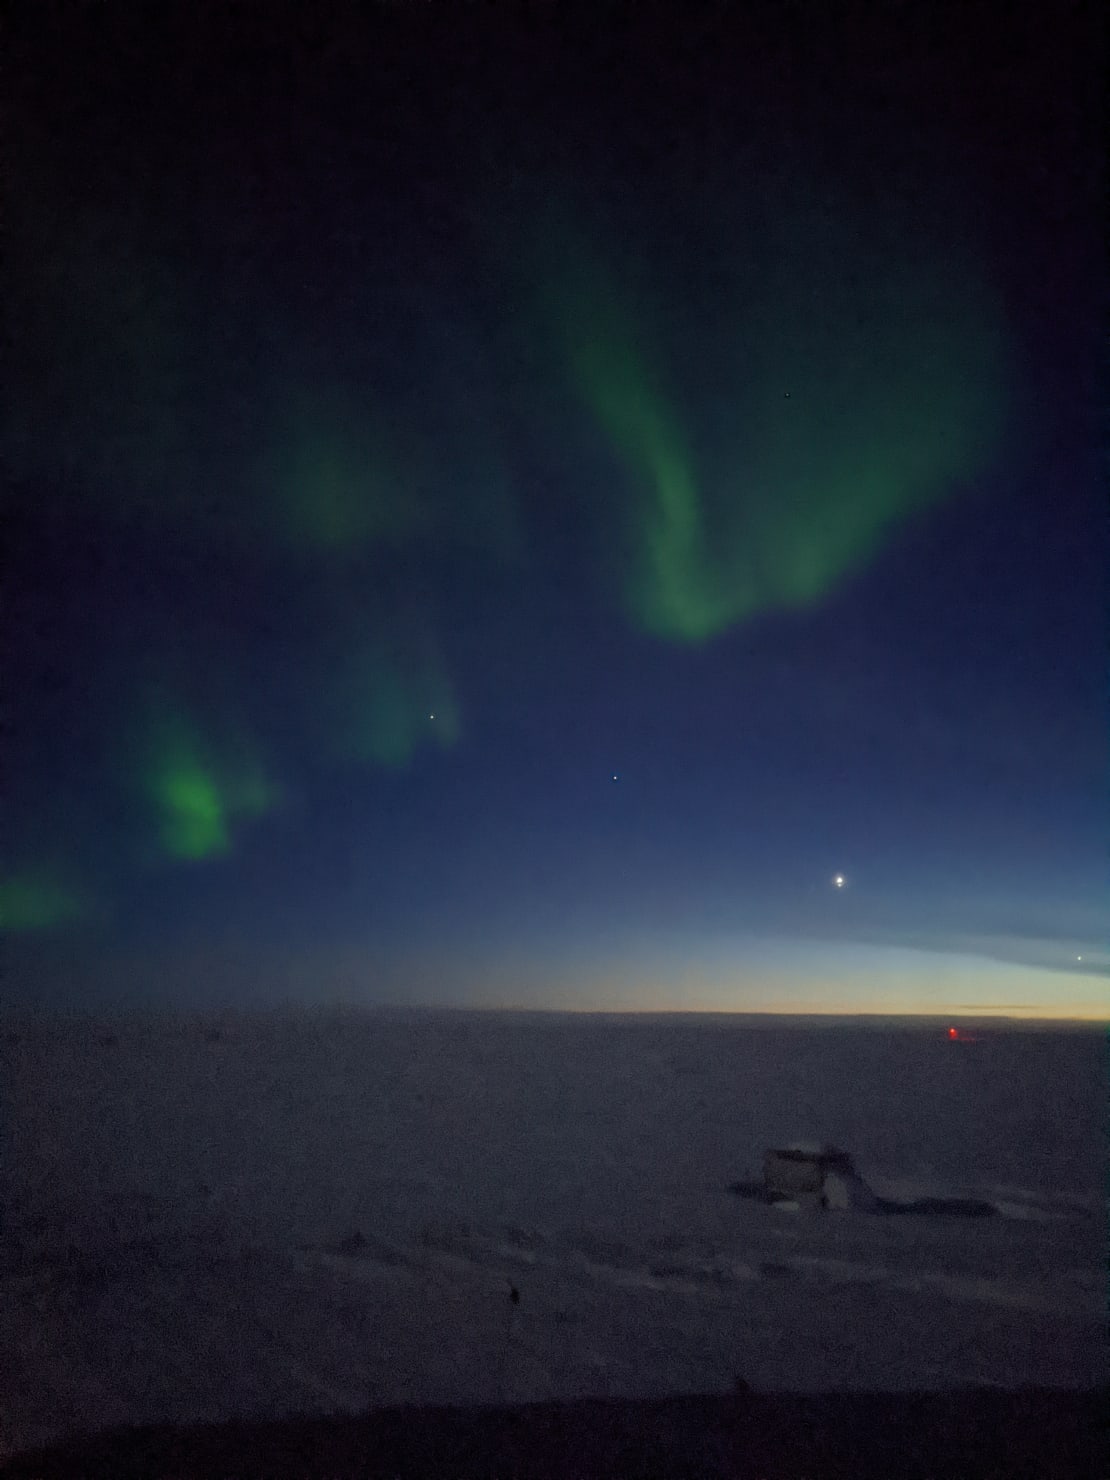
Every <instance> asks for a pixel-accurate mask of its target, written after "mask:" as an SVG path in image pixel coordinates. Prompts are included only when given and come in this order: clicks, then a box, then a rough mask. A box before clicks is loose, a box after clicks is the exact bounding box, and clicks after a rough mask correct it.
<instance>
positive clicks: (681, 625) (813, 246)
mask: <svg viewBox="0 0 1110 1480" xmlns="http://www.w3.org/2000/svg"><path fill="white" fill-rule="evenodd" d="M761 230H762V231H763V232H764V236H763V238H760V237H759V236H758V235H757V234H756V233H755V232H753V233H752V234H751V236H750V237H749V239H748V240H746V241H741V242H739V243H737V246H736V251H735V254H734V261H733V265H732V271H731V272H730V273H729V274H728V275H727V276H726V277H725V278H724V284H725V292H726V296H725V298H724V299H723V300H722V301H721V303H720V305H719V315H718V318H717V322H716V323H715V324H713V325H703V326H702V329H703V333H704V337H703V338H702V339H700V340H699V339H697V338H696V337H693V336H692V335H691V334H690V333H689V332H687V334H686V335H685V337H679V336H677V335H675V334H674V333H671V334H669V335H668V334H667V333H665V332H663V331H662V329H661V327H660V326H661V325H662V324H664V323H665V322H666V319H667V314H666V307H667V304H666V299H667V290H668V285H667V283H666V280H665V279H664V278H663V277H662V276H660V277H658V278H657V284H658V286H657V289H656V293H657V297H656V301H654V302H651V301H647V300H646V298H645V297H644V295H642V294H641V296H640V299H639V301H638V307H637V308H634V307H633V298H632V295H631V294H630V293H629V292H628V289H627V286H626V284H625V282H624V281H623V280H622V275H621V274H618V273H617V272H616V271H613V270H610V271H606V270H605V269H604V268H602V267H601V266H600V265H599V258H598V256H597V254H596V253H593V252H590V251H588V250H587V249H585V248H584V247H583V245H582V243H581V241H580V240H576V239H575V237H574V236H573V234H568V235H567V237H566V240H567V242H568V243H569V245H568V247H567V255H566V262H565V266H564V269H563V270H562V272H561V273H560V275H559V286H558V288H557V290H556V291H554V292H552V293H551V294H550V296H549V299H548V313H549V325H550V328H551V330H552V332H553V334H554V336H555V338H556V341H557V342H558V343H559V345H560V348H561V353H562V355H563V357H564V361H565V364H566V368H567V371H568V373H569V375H570V378H571V382H572V384H573V387H574V390H575V391H576V393H577V396H578V399H579V402H580V405H581V406H582V408H583V409H584V410H585V412H586V413H587V414H588V416H589V417H590V418H591V420H592V422H593V424H594V426H595V428H596V429H597V430H598V431H599V433H600V434H601V437H602V439H603V442H604V444H605V445H606V447H607V448H608V452H609V455H610V457H611V459H612V469H611V476H610V479H609V484H608V486H609V488H610V490H611V492H610V495H609V498H608V500H607V502H608V505H609V509H608V510H607V513H609V514H610V515H611V514H612V513H613V512H614V511H615V519H614V521H613V524H612V525H611V526H608V527H607V528H606V535H605V539H606V543H607V545H608V546H609V547H610V548H612V549H614V550H615V552H616V554H615V558H614V559H613V560H612V561H611V567H612V572H613V574H614V576H615V578H616V580H617V582H618V585H619V590H620V595H621V600H622V603H623V605H624V608H625V610H626V612H627V614H628V616H629V617H630V618H631V620H632V621H633V622H635V623H636V624H637V625H638V626H640V627H642V628H643V629H644V630H645V631H647V632H650V633H654V634H656V635H658V636H660V637H665V638H669V639H673V640H678V641H685V642H700V641H703V640H705V639H706V638H709V637H712V636H714V635H716V634H718V633H720V632H723V631H724V630H726V629H727V628H729V627H731V626H734V625H736V624H737V623H740V622H742V621H744V620H745V619H747V618H750V617H752V616H754V615H755V614H757V613H759V612H763V611H767V610H772V609H776V608H778V609H788V608H792V607H805V606H810V605H812V604H813V603H815V602H817V601H819V600H821V599H822V598H823V597H824V596H826V595H827V594H828V593H829V592H831V591H832V590H833V589H834V588H835V586H836V585H837V584H838V582H840V581H841V580H842V579H843V578H844V577H845V576H847V575H848V574H850V573H851V572H852V571H854V570H857V569H859V568H860V567H861V566H863V565H864V564H865V563H866V562H867V561H868V560H869V559H870V558H871V557H873V556H874V554H875V553H876V552H877V551H878V549H879V548H880V546H881V545H882V543H883V541H884V540H885V539H886V538H887V537H888V536H889V535H890V534H891V533H892V531H893V530H894V529H895V528H896V527H897V525H898V524H899V522H900V521H901V520H904V519H905V518H906V517H907V516H908V515H910V514H911V513H913V512H914V511H916V510H919V509H921V508H923V507H925V506H927V505H929V504H932V503H935V502H938V501H940V500H941V499H944V498H945V497H946V496H949V495H950V494H952V493H953V492H954V491H956V490H957V489H958V488H959V487H960V486H966V485H967V484H968V483H969V482H970V481H971V480H973V479H974V478H975V477H976V475H977V474H978V473H980V472H981V471H982V470H983V469H984V467H985V466H986V465H987V463H988V462H989V459H990V456H991V454H992V452H993V450H994V448H995V446H996V444H997V440H998V437H999V434H1000V431H1001V429H1002V423H1003V419H1004V416H1005V365H1004V354H1003V335H1002V331H1001V326H1000V322H999V317H998V314H997V312H996V311H995V310H994V308H993V307H992V304H991V300H990V297H989V295H988V294H987V293H986V292H985V290H984V289H983V288H982V286H981V285H980V283H979V281H978V279H977V277H976V273H975V270H974V266H973V263H972V261H971V259H970V257H967V256H965V257H962V258H961V259H960V260H955V259H954V257H953V255H952V252H951V249H949V250H948V252H947V254H946V253H945V252H943V251H942V250H941V248H940V247H936V248H935V249H933V251H932V252H930V250H929V248H928V245H927V242H920V241H916V242H915V240H914V239H913V238H912V236H911V235H910V234H909V233H908V231H907V234H905V235H900V234H897V233H892V232H891V231H890V230H884V229H883V223H882V222H877V223H873V224H871V225H870V226H869V227H863V226H856V225H855V223H853V222H851V221H849V220H847V219H840V218H838V217H837V216H836V215H835V214H832V213H831V212H829V211H828V210H827V209H825V208H823V207H819V206H818V205H817V204H816V203H815V204H813V205H811V206H808V207H802V208H796V209H794V210H793V211H789V212H785V211H784V212H783V213H782V214H781V215H780V216H779V217H778V218H777V219H776V221H775V224H774V226H769V225H764V227H762V228H761ZM673 291H674V292H675V293H679V294H680V293H681V291H682V289H681V285H677V284H676V285H674V287H673ZM648 346H650V351H649V348H648ZM707 367H708V369H707ZM713 372H715V373H716V379H715V380H714V379H713V378H712V377H713ZM707 379H710V381H711V384H710V386H709V391H710V394H709V396H708V397H707V399H706V401H705V402H704V403H700V402H699V396H701V395H702V394H704V392H705V390H706V382H707ZM613 529H615V531H616V533H615V536H614V535H613V534H612V530H613Z"/></svg>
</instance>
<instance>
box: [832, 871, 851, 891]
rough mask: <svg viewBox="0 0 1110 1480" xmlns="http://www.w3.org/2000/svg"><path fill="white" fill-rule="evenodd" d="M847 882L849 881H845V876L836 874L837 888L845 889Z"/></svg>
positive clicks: (834, 879) (834, 880)
mask: <svg viewBox="0 0 1110 1480" xmlns="http://www.w3.org/2000/svg"><path fill="white" fill-rule="evenodd" d="M847 882H848V881H847V880H846V879H845V877H844V875H843V874H834V875H833V883H834V884H835V885H836V887H837V888H838V889H843V888H844V885H845V884H846V883H847Z"/></svg>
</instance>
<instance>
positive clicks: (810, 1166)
mask: <svg viewBox="0 0 1110 1480" xmlns="http://www.w3.org/2000/svg"><path fill="white" fill-rule="evenodd" d="M763 1183H764V1187H765V1188H766V1193H767V1196H768V1197H769V1198H770V1199H771V1200H772V1201H774V1202H783V1201H785V1202H798V1203H803V1204H805V1203H811V1204H815V1205H816V1206H818V1207H821V1208H825V1209H829V1210H831V1211H835V1212H842V1211H847V1210H848V1209H854V1210H856V1211H859V1212H873V1211H875V1209H876V1204H877V1199H876V1197H875V1194H874V1193H873V1192H872V1191H871V1189H870V1188H869V1187H868V1186H867V1184H866V1182H864V1180H863V1178H862V1177H861V1176H860V1175H859V1173H858V1172H857V1171H856V1168H855V1163H854V1162H853V1161H852V1158H851V1156H850V1155H849V1154H848V1152H847V1151H839V1150H838V1149H837V1148H836V1147H835V1146H803V1145H798V1146H788V1147H785V1148H783V1149H781V1150H772V1151H767V1152H765V1153H764V1156H763Z"/></svg>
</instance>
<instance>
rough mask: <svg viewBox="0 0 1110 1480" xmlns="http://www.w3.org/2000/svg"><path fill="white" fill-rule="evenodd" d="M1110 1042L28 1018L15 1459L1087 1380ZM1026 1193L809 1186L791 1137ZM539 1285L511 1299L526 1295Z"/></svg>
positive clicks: (6, 1425) (436, 1023)
mask: <svg viewBox="0 0 1110 1480" xmlns="http://www.w3.org/2000/svg"><path fill="white" fill-rule="evenodd" d="M1105 1092H1106V1083H1105V1061H1104V1047H1103V1043H1102V1041H1101V1038H1100V1036H1099V1035H1098V1034H1097V1033H1095V1034H1086V1033H1075V1034H1064V1033H1033V1032H1029V1033H1024V1032H1022V1033H1018V1032H1009V1033H1007V1032H1000V1033H998V1034H997V1035H991V1034H986V1035H982V1036H981V1037H980V1039H979V1041H977V1042H976V1043H974V1044H961V1043H950V1042H948V1041H947V1039H946V1038H945V1037H944V1036H943V1034H942V1032H941V1031H940V1030H937V1031H926V1030H924V1029H922V1028H921V1027H920V1026H915V1027H912V1028H891V1027H886V1028H882V1027H868V1028H862V1029H861V1028H855V1027H853V1028H847V1027H840V1026H838V1027H816V1028H812V1029H811V1028H802V1027H797V1026H787V1027H782V1026H769V1025H766V1024H764V1025H760V1026H754V1025H752V1024H751V1023H750V1022H745V1021H743V1020H729V1019H720V1018H672V1019H669V1020H668V1019H657V1018H656V1019H653V1018H643V1019H636V1018H625V1019H614V1018H591V1017H563V1018H560V1017H555V1016H551V1017H547V1016H538V1015H537V1016H531V1015H519V1016H517V1015H511V1014H469V1013H440V1014H436V1013H427V1014H420V1013H412V1014H400V1013H399V1014H389V1013H380V1014H379V1013H366V1014H359V1013H354V1012H350V1013H340V1012H331V1013H325V1012H317V1013H311V1012H303V1013H294V1012H286V1013H274V1014H270V1015H259V1016H253V1017H248V1016H243V1017H238V1018H234V1017H230V1016H225V1017H223V1018H222V1019H220V1021H219V1023H218V1025H217V1024H216V1023H215V1021H214V1020H204V1021H201V1020H199V1019H189V1020H186V1019H184V1018H177V1019H172V1020H171V1019H168V1018H163V1019H154V1018H144V1019H134V1020H130V1021H126V1020H118V1021H116V1022H115V1023H113V1024H111V1025H105V1024H103V1023H102V1024H95V1023H91V1022H87V1021H86V1022H69V1023H65V1024H63V1023H58V1022H54V1023H46V1022H41V1021H40V1022H35V1023H22V1024H11V1025H10V1026H9V1027H8V1028H7V1029H6V1030H5V1031H4V1032H3V1034H2V1035H0V1115H2V1117H3V1118H2V1121H0V1219H2V1222H0V1280H2V1293H0V1351H3V1352H4V1353H5V1361H4V1362H3V1363H0V1425H2V1428H0V1452H9V1453H10V1452H12V1451H14V1450H17V1449H21V1448H24V1447H29V1446H31V1445H36V1444H40V1443H45V1442H49V1441H52V1440H56V1439H58V1438H60V1437H62V1436H64V1435H65V1434H67V1433H69V1432H71V1431H73V1430H75V1429H95V1428H99V1427H101V1426H104V1425H108V1424H115V1423H120V1422H124V1421H133V1422H151V1421H156V1420H175V1421H191V1420H207V1419H220V1418H225V1417H232V1416H237V1415H239V1416H248V1415H249V1416H279V1415H284V1414H287V1413H290V1412H301V1413H303V1412H318V1411H332V1410H352V1411H354V1410H359V1409H362V1408H365V1407H366V1406H367V1405H368V1404H379V1403H398V1402H410V1401H412V1402H421V1401H426V1402H459V1403H476V1402H495V1401H496V1402H501V1401H505V1402H511V1401H518V1400H526V1399H542V1398H551V1397H577V1396H585V1395H600V1396H605V1395H613V1396H615V1395H620V1396H628V1397H635V1396H645V1397H650V1396H658V1395H664V1394H673V1393H678V1392H697V1391H700V1392H712V1391H726V1390H728V1389H730V1388H731V1387H732V1385H733V1383H734V1381H735V1380H736V1379H738V1378H741V1379H744V1380H745V1381H747V1382H748V1383H750V1384H751V1385H752V1386H753V1387H755V1388H758V1389H765V1390H767V1389H808V1390H814V1389H826V1388H864V1387H866V1388H880V1389H888V1390H889V1389H904V1388H939V1387H950V1386H957V1385H962V1384H968V1383H978V1384H1000V1385H1006V1386H1012V1385H1018V1384H1021V1383H1036V1384H1045V1385H1061V1386H1075V1387H1079V1386H1087V1385H1090V1384H1094V1383H1095V1382H1098V1381H1103V1380H1105V1378H1106V1375H1107V1369H1106V1359H1105V1327H1104V1319H1103V1317H1104V1296H1105V1275H1104V1268H1103V1257H1104V1250H1105V1234H1106V1223H1105V1211H1106V1210H1105V1204H1104V1182H1103V1176H1104V1167H1103V1158H1104V1147H1103V1130H1102V1115H1103V1112H1104V1104H1105ZM798 1138H803V1139H805V1140H809V1141H813V1142H815V1143H820V1142H824V1141H832V1142H834V1143H835V1144H837V1145H839V1146H843V1147H845V1148H846V1149H848V1150H849V1151H851V1152H852V1154H853V1156H854V1158H855V1161H856V1164H857V1166H858V1167H859V1169H860V1172H861V1173H862V1175H863V1176H864V1177H865V1178H866V1179H867V1181H868V1182H869V1184H870V1185H871V1186H873V1187H874V1188H875V1190H876V1192H878V1193H879V1194H880V1195H882V1196H888V1197H898V1198H914V1197H920V1196H934V1195H935V1196H947V1195H953V1196H969V1197H980V1198H987V1199H989V1200H991V1201H993V1202H994V1203H995V1204H996V1205H997V1206H998V1207H999V1208H1000V1210H1001V1211H1002V1212H1003V1214H1004V1215H1005V1216H1003V1217H996V1218H985V1219H961V1218H921V1219H918V1218H912V1217H904V1218H873V1217H867V1216H866V1215H863V1214H858V1213H853V1212H844V1213H829V1214H824V1215H821V1214H811V1213H806V1212H805V1211H797V1212H794V1213H790V1212H789V1211H785V1212H784V1211H783V1210H782V1208H776V1207H766V1206H761V1205H759V1204H756V1203H751V1202H745V1201H742V1200H741V1199H738V1198H737V1197H735V1196H733V1195H731V1194H730V1193H729V1191H728V1186H729V1184H730V1183H731V1182H733V1181H735V1180H736V1179H737V1178H738V1177H744V1176H756V1175H758V1172H759V1167H760V1163H761V1157H762V1153H763V1150H764V1148H765V1147H767V1146H774V1145H787V1144H789V1143H790V1142H791V1141H796V1140H798ZM514 1290H515V1291H516V1298H515V1299H514V1298H513V1291H514Z"/></svg>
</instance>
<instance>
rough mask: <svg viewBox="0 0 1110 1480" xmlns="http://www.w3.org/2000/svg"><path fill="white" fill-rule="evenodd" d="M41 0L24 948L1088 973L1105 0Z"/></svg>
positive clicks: (570, 973)
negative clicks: (1073, 1)
mask: <svg viewBox="0 0 1110 1480" xmlns="http://www.w3.org/2000/svg"><path fill="white" fill-rule="evenodd" d="M23 9H24V12H25V13H24V14H22V15H18V16H17V17H16V18H15V19H14V20H13V21H11V22H10V23H9V27H8V30H9V38H8V44H7V48H6V49H7V51H8V53H9V58H10V59H9V63H8V66H7V67H6V68H5V71H6V74H7V78H8V83H9V84H10V85H11V91H12V94H13V95H12V97H11V98H10V99H9V102H8V105H7V118H6V132H7V134H8V136H9V150H8V153H9V170H8V175H9V178H8V182H7V184H8V189H7V192H6V194H7V197H8V201H7V209H6V216H7V218H8V225H7V231H6V235H7V241H6V253H5V255H6V259H7V271H6V273H5V285H4V297H5V302H4V312H5V319H6V322H7V323H8V326H9V330H8V350H9V353H8V365H9V373H8V376H7V377H6V378H7V380H8V382H9V393H8V395H7V396H6V397H5V405H4V407H3V455H4V461H5V465H6V468H7V470H8V471H7V475H6V477H5V485H6V489H5V494H4V500H5V525H6V529H7V536H6V541H5V544H6V561H5V564H6V576H5V583H4V584H5V597H6V602H5V608H6V609H5V619H4V623H3V672H4V695H5V702H4V708H5V719H6V723H5V734H4V741H3V751H4V757H5V764H4V770H5V774H6V787H5V794H6V802H7V805H6V807H5V828H4V834H5V846H4V855H3V858H4V867H3V875H2V878H0V916H2V922H3V925H4V927H5V933H6V937H7V938H6V942H5V954H6V958H7V963H8V972H7V975H8V982H9V986H10V988H11V990H12V993H13V995H14V996H16V997H18V998H20V999H22V1000H24V1001H29V1002H53V1003H66V1004H77V1005H80V1004H82V1003H85V1002H94V1001H96V1002H99V1001H103V1000H118V1001H129V1002H154V1003H161V1002H168V1001H177V1002H196V1003H198V1004H203V1005H208V1004H210V1003H212V1002H215V1001H235V1002H240V1001H242V1002H246V1001H250V1002H265V1001H270V1000H279V999H284V998H287V997H290V996H292V997H295V998H300V999H317V1000H330V999H334V998H336V997H341V998H344V999H345V1000H351V1001H388V1002H410V1001H413V1002H429V1001H437V1002H458V1003H461V1002H479V1003H506V1004H509V1003H511V1004H519V1005H544V1006H568V1007H629V1008H635V1007H653V1008H654V1007H676V1008H708V1007H712V1008H726V1009H727V1008H736V1009H737V1010H741V1011H751V1010H762V1009H770V1010H776V1011H835V1012H851V1011H867V1012H884V1011H891V1012H893V1011H915V1012H916V1011H924V1012H944V1013H949V1012H954V1011H960V1010H980V1009H983V1008H998V1009H1002V1008H1005V1009H1007V1010H1009V1011H1014V1012H1019V1011H1025V1012H1029V1013H1032V1014H1033V1015H1036V1016H1104V1015H1105V1014H1106V988H1107V981H1106V978H1107V975H1108V974H1110V953H1108V951H1107V948H1106V945H1105V935H1106V932H1105V900H1106V883H1107V878H1106V852H1105V839H1106V822H1107V816H1106V791H1105V779H1106V733H1107V731H1106V717H1107V716H1106V705H1105V692H1106V690H1105V685H1106V672H1105V640H1104V633H1105V618H1104V612H1105V586H1104V571H1105V565H1106V557H1107V528H1106V516H1105V508H1104V504H1103V495H1102V493H1101V491H1100V483H1101V477H1102V471H1103V470H1102V467H1101V460H1102V453H1103V450H1104V444H1105V429H1104V426H1103V424H1102V423H1100V421H1099V412H1098V405H1097V395H1096V387H1097V366H1096V359H1097V328H1098V324H1099V319H1100V314H1099V307H1098V305H1099V302H1100V298H1101V289H1102V286H1103V280H1102V269H1101V266H1100V260H1099V229H1098V221H1099V211H1100V204H1099V202H1100V193H1101V180H1100V175H1101V171H1102V158H1101V152H1100V150H1101V146H1100V138H1101V129H1100V125H1099V118H1098V116H1097V114H1098V101H1097V100H1098V95H1099V84H1100V65H1099V51H1100V44H1101V39H1102V38H1101V36H1100V35H1099V34H1098V33H1097V31H1096V27H1095V22H1094V21H1093V19H1091V18H1090V16H1088V15H1085V13H1084V11H1083V8H1082V7H1077V8H1075V10H1074V12H1068V13H1067V15H1066V16H1065V13H1064V12H1062V13H1061V15H1060V16H1056V15H1055V14H1053V15H1051V16H1050V15H1049V12H1048V10H1046V8H1045V7H1044V6H1043V5H1030V6H1023V5H1021V4H1019V5H1016V6H1014V5H1009V6H1006V7H1002V6H999V7H997V9H996V10H994V11H993V12H992V10H991V8H990V7H980V8H975V7H968V11H967V13H966V14H965V13H964V12H963V11H953V12H950V13H949V14H948V16H947V19H944V20H942V19H941V18H940V17H939V14H938V13H937V12H934V11H933V10H932V9H931V8H930V7H928V6H926V5H923V4H919V3H918V4H913V5H909V4H907V5H904V6H903V5H900V4H886V5H883V6H878V5H876V6H874V7H871V6H863V5H856V6H839V5H831V6H829V5H825V6H814V7H812V8H810V7H807V6H801V7H787V6H783V5H782V4H768V5H766V6H762V5H758V4H757V5H746V6H743V7H740V6H737V7H727V6H712V7H697V6H692V7H689V8H686V7H684V8H682V10H681V13H679V11H678V8H677V7H676V8H670V7H661V8H658V9H657V8H656V7H653V6H641V7H629V8H628V9H627V12H618V11H615V10H610V11H608V15H609V18H608V19H607V20H605V22H604V23H602V22H601V21H599V20H598V19H597V17H596V16H595V18H594V20H593V22H592V24H589V25H585V24H583V25H581V26H579V25H576V24H573V23H572V22H571V21H570V20H568V19H567V18H566V16H565V14H564V15H563V16H559V15H558V14H553V13H552V10H551V9H550V8H544V7H539V6H534V7H523V6H522V7H512V8H510V7H509V6H507V5H506V6H504V7H491V8H489V10H487V11H484V12H483V11H478V10H474V11H472V10H471V8H470V7H464V6H461V5H456V6H447V5H444V6H439V5H434V4H432V5H426V6H416V5H411V6H406V5H382V6H379V7H374V6H365V7H357V6H353V5H352V6H348V5H340V4H337V5H335V6H327V7H321V6H314V7H307V6H304V7H302V6H290V7H284V6H281V5H277V4H274V5H270V6H264V7H259V8H258V9H257V10H251V9H250V8H247V7H224V6H215V5H207V4H203V3H194V4H191V5H188V6H182V7H177V6H175V5H167V6H164V7H163V6H158V7H136V6H134V5H127V4H112V3H107V4H100V5H75V4H71V5H60V4H49V3H43V4H41V5H38V6H29V7H24V8H23ZM1093 10H1094V7H1091V11H1092V12H1093ZM620 15H627V17H628V19H620V18H619V16H620ZM658 16H662V17H664V19H658V18H657V17H658ZM969 16H971V17H972V18H970V19H969ZM953 17H955V19H953ZM838 877H839V878H840V879H841V880H842V884H841V885H838V884H837V882H836V880H837V878H838Z"/></svg>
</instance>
